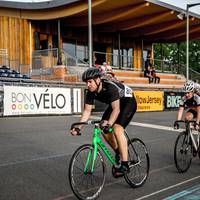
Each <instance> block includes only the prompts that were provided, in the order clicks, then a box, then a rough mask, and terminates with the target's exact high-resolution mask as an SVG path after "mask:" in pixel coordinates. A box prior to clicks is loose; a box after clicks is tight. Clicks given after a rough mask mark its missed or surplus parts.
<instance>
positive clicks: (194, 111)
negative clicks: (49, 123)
mask: <svg viewBox="0 0 200 200" xmlns="http://www.w3.org/2000/svg"><path fill="white" fill-rule="evenodd" d="M188 112H190V113H192V114H193V118H197V111H196V110H193V109H189V110H188V111H187V113H188Z"/></svg>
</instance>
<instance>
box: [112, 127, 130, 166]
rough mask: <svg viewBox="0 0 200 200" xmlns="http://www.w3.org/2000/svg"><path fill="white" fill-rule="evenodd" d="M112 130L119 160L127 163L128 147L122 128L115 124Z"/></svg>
mask: <svg viewBox="0 0 200 200" xmlns="http://www.w3.org/2000/svg"><path fill="white" fill-rule="evenodd" d="M113 129H114V134H115V138H116V140H117V144H118V147H119V152H120V154H121V160H122V161H125V162H126V161H128V145H127V140H126V137H125V135H124V128H123V127H122V126H121V125H119V124H115V125H114V126H113Z"/></svg>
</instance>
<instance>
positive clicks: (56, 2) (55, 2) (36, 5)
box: [0, 0, 80, 10]
mask: <svg viewBox="0 0 200 200" xmlns="http://www.w3.org/2000/svg"><path fill="white" fill-rule="evenodd" d="M77 1H80V0H51V1H50V0H48V1H43V2H27V3H24V2H14V1H2V0H0V7H5V8H17V9H31V10H33V9H48V8H55V7H59V6H63V5H67V4H69V3H74V2H77Z"/></svg>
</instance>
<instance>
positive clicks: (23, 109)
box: [4, 86, 71, 116]
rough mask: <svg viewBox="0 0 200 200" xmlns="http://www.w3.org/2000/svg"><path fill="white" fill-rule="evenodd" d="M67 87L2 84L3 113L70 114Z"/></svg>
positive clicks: (69, 98) (68, 90)
mask: <svg viewBox="0 0 200 200" xmlns="http://www.w3.org/2000/svg"><path fill="white" fill-rule="evenodd" d="M70 113H71V94H70V89H69V88H50V87H21V86H4V115H5V116H8V115H24V114H70Z"/></svg>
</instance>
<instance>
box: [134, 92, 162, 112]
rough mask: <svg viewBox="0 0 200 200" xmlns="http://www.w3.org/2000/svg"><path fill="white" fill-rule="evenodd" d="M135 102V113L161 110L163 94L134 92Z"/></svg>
mask: <svg viewBox="0 0 200 200" xmlns="http://www.w3.org/2000/svg"><path fill="white" fill-rule="evenodd" d="M134 95H135V98H136V101H137V111H159V110H163V92H159V91H134Z"/></svg>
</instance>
